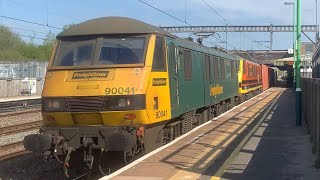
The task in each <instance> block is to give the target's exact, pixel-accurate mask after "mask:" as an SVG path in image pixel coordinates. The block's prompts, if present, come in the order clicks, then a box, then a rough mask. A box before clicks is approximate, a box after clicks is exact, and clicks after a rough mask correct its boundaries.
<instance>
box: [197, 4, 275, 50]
mask: <svg viewBox="0 0 320 180" xmlns="http://www.w3.org/2000/svg"><path fill="white" fill-rule="evenodd" d="M201 1H202V2H203V3H205V4H206V5H207V6H208V7H209V8H210V9H211V10H212V11H213V12H214V13H215V14H217V15H218V16H219V17H220V18H221V19H222V20H223V21H224V22H226V23H227V24H229V25H232V26H233V24H232V23H231V22H230V21H228V20H227V19H226V18H224V17H223V16H222V15H221V14H220V13H219V12H218V11H217V10H215V9H214V8H213V6H212V5H210V4H209V3H208V2H206V1H205V0H201ZM240 33H242V34H243V35H244V36H246V37H247V38H248V39H249V40H251V41H252V42H254V43H257V44H259V45H261V46H263V47H266V48H267V49H270V47H268V46H266V45H264V44H262V43H260V42H255V41H253V40H252V39H250V38H249V36H248V35H247V34H245V33H243V32H240Z"/></svg>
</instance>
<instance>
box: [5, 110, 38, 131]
mask: <svg viewBox="0 0 320 180" xmlns="http://www.w3.org/2000/svg"><path fill="white" fill-rule="evenodd" d="M41 119H42V117H41V113H40V112H35V113H30V114H19V115H14V114H12V116H6V117H2V118H1V117H0V127H6V126H12V125H17V124H22V123H28V122H34V121H39V120H41Z"/></svg>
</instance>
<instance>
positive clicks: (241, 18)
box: [0, 0, 320, 50]
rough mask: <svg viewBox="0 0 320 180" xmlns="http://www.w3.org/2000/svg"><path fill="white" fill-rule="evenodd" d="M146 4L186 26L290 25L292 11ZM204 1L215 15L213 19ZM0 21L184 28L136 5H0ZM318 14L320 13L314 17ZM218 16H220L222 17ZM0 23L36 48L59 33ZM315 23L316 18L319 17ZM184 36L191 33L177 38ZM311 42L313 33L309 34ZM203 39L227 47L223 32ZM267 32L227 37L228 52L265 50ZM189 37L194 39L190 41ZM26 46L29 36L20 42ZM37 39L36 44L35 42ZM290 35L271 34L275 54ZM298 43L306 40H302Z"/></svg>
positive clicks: (311, 2) (221, 0) (134, 0)
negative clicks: (102, 20)
mask: <svg viewBox="0 0 320 180" xmlns="http://www.w3.org/2000/svg"><path fill="white" fill-rule="evenodd" d="M143 1H145V2H146V3H149V4H152V5H153V6H155V7H157V8H159V9H161V10H163V11H165V12H166V13H169V14H171V15H172V16H174V17H176V18H179V19H181V20H183V21H185V20H186V22H187V23H189V24H191V25H226V24H227V23H228V24H232V25H269V24H270V23H272V24H273V25H291V24H292V21H293V16H292V14H293V9H292V6H285V5H284V2H285V1H287V2H290V0H241V1H239V0H143ZM203 1H205V2H207V3H208V4H209V5H210V6H211V7H212V8H213V9H214V10H216V11H217V12H218V13H219V14H220V16H219V15H217V14H216V13H215V12H214V11H213V10H212V9H210V8H209V7H208V6H207V5H206V4H205V3H204V2H203ZM315 7H316V0H302V11H301V14H302V24H305V25H307V24H308V25H310V24H315V21H316V18H315V17H316V16H315V15H316V8H315ZM0 13H1V16H5V17H11V18H17V19H22V20H25V21H32V22H36V23H40V24H48V25H49V26H53V27H58V28H62V27H63V26H64V25H66V24H72V23H80V22H83V21H86V20H89V19H93V18H97V17H106V16H123V17H130V18H134V19H138V20H141V21H144V22H147V23H150V24H152V25H155V26H185V25H186V24H184V23H183V22H180V21H178V20H176V19H174V18H172V17H170V16H168V15H165V14H163V13H161V12H159V11H157V10H155V9H153V8H151V7H149V6H147V5H145V4H143V3H141V2H140V1H139V0H90V1H84V0H28V1H26V0H0ZM319 14H320V13H319ZM221 16H222V17H221ZM5 17H2V18H0V24H1V25H5V26H7V27H10V28H11V29H12V30H13V31H14V32H16V33H18V34H19V35H21V36H32V37H36V39H34V40H33V41H35V42H36V43H41V41H42V40H41V38H43V37H45V35H46V34H47V33H48V32H49V31H51V32H53V33H54V34H58V33H59V32H61V30H60V29H55V28H49V27H45V26H40V25H34V24H30V23H25V22H19V21H16V20H12V19H8V18H5ZM318 19H319V18H318ZM177 35H178V36H180V37H188V36H190V35H192V34H189V33H188V34H177ZM308 35H309V36H310V37H311V38H312V39H313V40H314V39H315V34H314V33H308ZM214 36H215V38H213V37H211V38H208V39H205V40H204V44H205V45H208V46H215V45H217V46H222V47H226V45H225V44H223V43H221V41H225V33H218V34H215V35H214ZM269 36H270V35H269V33H229V34H228V44H229V45H228V49H242V50H252V49H253V50H256V49H259V50H260V49H266V47H265V46H269V43H268V42H264V43H262V44H264V45H265V46H262V45H259V44H258V43H255V42H254V41H269ZM193 37H194V36H193ZM22 38H23V39H24V40H26V41H30V39H31V38H30V37H22ZM37 38H39V39H37ZM219 39H220V40H219ZM292 40H293V34H292V33H274V45H273V49H274V50H286V49H289V48H292V44H293V41H292ZM302 41H308V39H307V38H306V37H304V36H303V37H302Z"/></svg>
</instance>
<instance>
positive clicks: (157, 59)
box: [152, 36, 166, 71]
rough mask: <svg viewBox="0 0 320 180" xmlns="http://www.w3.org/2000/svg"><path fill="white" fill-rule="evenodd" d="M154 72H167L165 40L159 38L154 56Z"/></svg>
mask: <svg viewBox="0 0 320 180" xmlns="http://www.w3.org/2000/svg"><path fill="white" fill-rule="evenodd" d="M152 71H166V61H165V58H164V51H163V40H162V38H161V37H159V36H157V38H156V44H155V48H154V54H153V62H152Z"/></svg>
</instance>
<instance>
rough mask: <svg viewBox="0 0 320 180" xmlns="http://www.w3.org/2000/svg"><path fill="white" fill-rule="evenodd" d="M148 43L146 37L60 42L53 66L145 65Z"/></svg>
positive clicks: (66, 40)
mask: <svg viewBox="0 0 320 180" xmlns="http://www.w3.org/2000/svg"><path fill="white" fill-rule="evenodd" d="M146 42H147V37H146V36H125V37H119V36H117V37H103V38H96V39H88V38H86V39H74V38H73V39H65V40H60V43H59V46H58V50H57V53H56V57H55V60H54V63H53V65H54V66H90V65H121V64H143V63H144V59H145V51H146V44H147V43H146ZM96 48H98V50H96ZM95 53H97V54H95Z"/></svg>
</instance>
